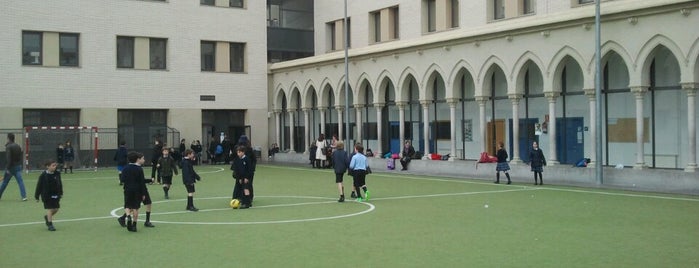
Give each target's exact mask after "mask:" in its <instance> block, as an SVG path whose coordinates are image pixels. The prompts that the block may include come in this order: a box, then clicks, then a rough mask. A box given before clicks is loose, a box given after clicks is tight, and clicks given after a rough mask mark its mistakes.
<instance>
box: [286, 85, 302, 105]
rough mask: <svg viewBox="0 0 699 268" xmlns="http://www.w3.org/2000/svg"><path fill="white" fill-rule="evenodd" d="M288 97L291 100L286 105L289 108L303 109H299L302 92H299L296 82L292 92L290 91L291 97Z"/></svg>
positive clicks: (292, 86)
mask: <svg viewBox="0 0 699 268" xmlns="http://www.w3.org/2000/svg"><path fill="white" fill-rule="evenodd" d="M287 97H288V98H289V99H288V101H287V102H286V103H287V107H288V108H289V109H298V108H301V107H298V104H297V103H298V102H299V100H300V99H299V98H301V91H300V90H299V87H298V85H297V84H296V82H294V83H292V84H291V91H289V95H288V96H287ZM302 104H303V103H302Z"/></svg>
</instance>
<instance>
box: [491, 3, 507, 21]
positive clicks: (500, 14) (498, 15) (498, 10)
mask: <svg viewBox="0 0 699 268" xmlns="http://www.w3.org/2000/svg"><path fill="white" fill-rule="evenodd" d="M504 18H505V4H504V3H503V0H493V19H495V20H499V19H504Z"/></svg>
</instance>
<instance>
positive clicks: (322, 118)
mask: <svg viewBox="0 0 699 268" xmlns="http://www.w3.org/2000/svg"><path fill="white" fill-rule="evenodd" d="M326 110H327V108H326V107H324V106H320V107H318V111H319V112H320V133H323V134H325V135H328V133H326V132H325V111H326ZM309 147H310V145H309Z"/></svg>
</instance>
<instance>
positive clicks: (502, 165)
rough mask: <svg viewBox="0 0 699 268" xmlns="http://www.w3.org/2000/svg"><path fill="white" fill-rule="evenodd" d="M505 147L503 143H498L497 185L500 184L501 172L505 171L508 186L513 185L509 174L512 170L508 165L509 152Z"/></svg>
mask: <svg viewBox="0 0 699 268" xmlns="http://www.w3.org/2000/svg"><path fill="white" fill-rule="evenodd" d="M504 146H505V145H504V144H503V143H502V142H498V152H497V153H496V155H497V157H498V165H497V166H496V167H495V183H500V171H504V172H505V176H507V184H511V183H512V181H511V180H510V173H508V172H507V171H508V170H510V164H508V163H507V151H505V149H504V148H503V147H504Z"/></svg>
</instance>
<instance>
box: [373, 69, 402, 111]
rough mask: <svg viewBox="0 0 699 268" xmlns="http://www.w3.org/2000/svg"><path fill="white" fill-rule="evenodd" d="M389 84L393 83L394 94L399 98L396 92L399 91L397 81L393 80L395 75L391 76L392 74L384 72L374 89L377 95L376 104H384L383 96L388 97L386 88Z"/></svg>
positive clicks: (375, 96) (375, 97)
mask: <svg viewBox="0 0 699 268" xmlns="http://www.w3.org/2000/svg"><path fill="white" fill-rule="evenodd" d="M388 83H391V84H392V85H393V94H394V96H397V94H396V93H397V92H396V91H398V90H397V89H396V83H395V79H393V75H391V72H389V71H387V70H383V71H382V72H381V73H380V74H379V78H378V79H377V80H376V83H375V85H377V86H376V88H375V89H374V91H376V94H374V103H384V99H383V96H385V95H386V86H387V85H388Z"/></svg>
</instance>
